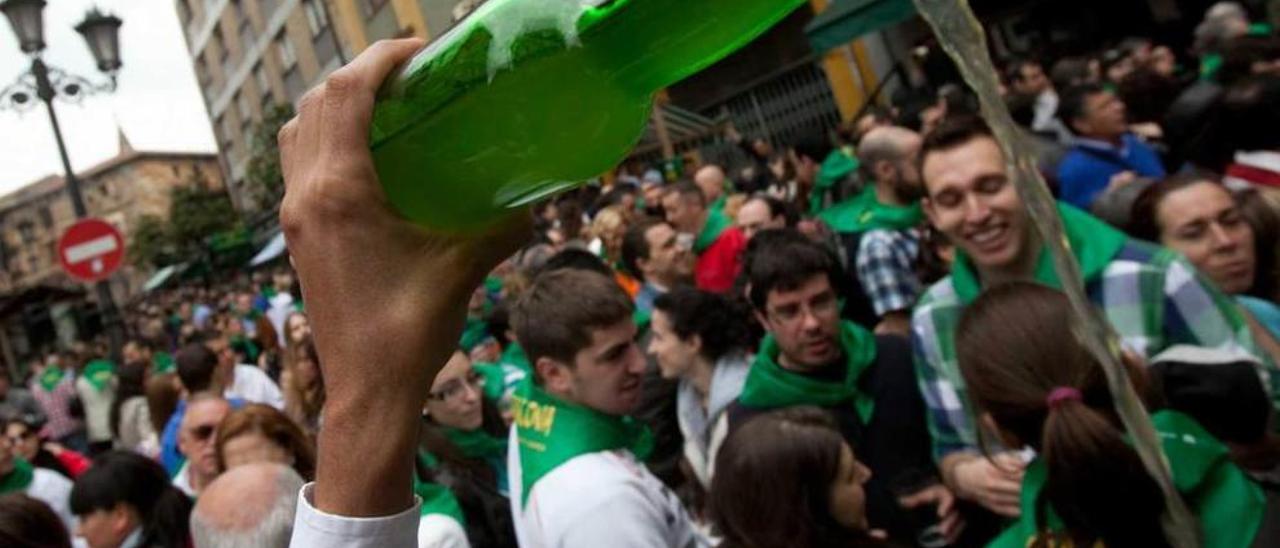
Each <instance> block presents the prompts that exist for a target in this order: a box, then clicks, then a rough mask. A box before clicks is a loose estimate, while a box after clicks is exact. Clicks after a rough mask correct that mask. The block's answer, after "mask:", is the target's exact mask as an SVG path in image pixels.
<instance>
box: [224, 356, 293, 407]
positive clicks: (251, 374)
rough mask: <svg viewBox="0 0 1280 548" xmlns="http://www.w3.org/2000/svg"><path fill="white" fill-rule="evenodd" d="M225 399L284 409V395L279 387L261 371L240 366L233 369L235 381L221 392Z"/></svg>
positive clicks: (249, 366)
mask: <svg viewBox="0 0 1280 548" xmlns="http://www.w3.org/2000/svg"><path fill="white" fill-rule="evenodd" d="M222 395H223V397H225V398H227V399H231V398H239V399H242V400H244V401H246V402H249V403H265V404H267V405H270V406H271V407H274V408H276V409H281V410H283V409H284V395H283V394H281V393H280V387H279V386H276V383H275V381H273V380H271V377H268V376H267V374H266V373H263V372H262V370H261V369H258V368H257V367H254V366H252V365H244V364H240V365H237V366H236V369H235V379H234V380H232V381H231V386H230V387H228V388H227V389H226V391H224V392H223V394H222Z"/></svg>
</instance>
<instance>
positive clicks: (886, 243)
mask: <svg viewBox="0 0 1280 548" xmlns="http://www.w3.org/2000/svg"><path fill="white" fill-rule="evenodd" d="M920 144H921V139H920V134H918V133H916V132H914V131H911V130H909V129H904V128H900V127H880V128H875V129H873V130H871V131H870V132H868V133H867V135H866V136H865V137H863V138H862V142H861V143H860V144H859V145H858V157H859V159H861V161H862V169H864V170H865V171H866V175H867V176H868V177H869V178H870V179H871V180H873V181H875V187H874V192H875V199H874V200H873V203H874V204H875V205H876V206H878V207H879V208H896V209H901V210H903V211H911V212H912V213H913V215H911V216H909V217H908V218H907V219H908V222H910V223H911V224H912V225H913V226H899V227H894V226H880V227H876V228H873V229H871V230H869V231H867V232H866V233H865V234H863V235H862V238H861V240H860V241H859V242H858V251H857V253H856V256H855V257H854V260H853V264H854V270H855V272H856V273H857V275H858V281H859V282H860V283H861V284H862V289H863V291H864V292H866V294H867V297H868V298H870V300H871V306H872V308H873V309H874V310H875V313H876V316H878V317H879V318H880V322H879V324H877V325H876V333H878V334H897V335H903V336H906V335H907V334H908V333H909V332H910V330H911V307H912V306H914V305H915V304H916V298H917V297H918V296H919V295H920V281H919V279H918V278H917V277H916V274H915V263H916V257H917V255H918V254H919V251H920V230H919V228H918V226H917V225H919V223H920V222H921V221H922V220H923V217H922V216H921V215H920V213H919V201H920V197H921V195H922V194H923V192H924V189H923V187H922V183H921V182H920V171H919V169H917V168H916V164H917V156H918V155H919V154H920ZM904 224H905V223H904Z"/></svg>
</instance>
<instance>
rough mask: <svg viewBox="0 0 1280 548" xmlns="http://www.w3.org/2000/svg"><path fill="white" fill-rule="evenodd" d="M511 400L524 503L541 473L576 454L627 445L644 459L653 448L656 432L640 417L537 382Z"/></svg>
mask: <svg viewBox="0 0 1280 548" xmlns="http://www.w3.org/2000/svg"><path fill="white" fill-rule="evenodd" d="M511 400H512V405H511V410H512V412H513V414H514V415H515V425H516V437H517V439H518V440H519V442H520V479H521V487H522V488H521V501H520V504H521V505H522V506H523V505H524V504H525V503H526V502H528V500H529V493H530V491H532V490H533V485H534V484H535V483H537V482H538V480H540V479H542V476H545V475H547V474H549V473H550V472H551V471H552V470H555V469H556V467H558V466H560V465H561V464H564V463H565V462H568V461H569V460H570V459H572V458H574V457H577V456H579V455H585V454H588V453H598V452H600V451H612V450H614V449H629V450H630V451H631V453H632V454H633V455H635V457H636V459H637V460H640V461H643V460H644V459H645V458H647V457H648V456H649V452H650V451H651V450H652V449H653V436H652V434H650V433H649V429H647V428H645V427H644V424H643V423H641V422H640V421H637V420H635V419H632V418H631V417H615V416H612V415H606V414H604V413H601V412H599V411H596V410H594V409H589V408H587V407H584V406H581V405H576V404H572V403H569V402H566V401H563V400H561V399H559V398H556V397H555V396H552V395H551V394H548V393H546V392H544V391H543V390H542V389H541V388H539V387H537V386H534V385H533V383H526V384H525V385H524V388H523V389H522V390H520V391H519V393H518V394H515V395H513V396H512V397H511Z"/></svg>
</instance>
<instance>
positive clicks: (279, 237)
mask: <svg viewBox="0 0 1280 548" xmlns="http://www.w3.org/2000/svg"><path fill="white" fill-rule="evenodd" d="M284 252H285V243H284V232H277V233H276V235H275V236H274V237H272V238H271V241H269V242H267V245H265V246H262V250H261V251H259V252H258V254H257V255H254V256H253V260H251V261H249V266H259V265H262V264H265V263H269V262H271V261H273V260H275V259H276V257H279V256H281V255H283V254H284Z"/></svg>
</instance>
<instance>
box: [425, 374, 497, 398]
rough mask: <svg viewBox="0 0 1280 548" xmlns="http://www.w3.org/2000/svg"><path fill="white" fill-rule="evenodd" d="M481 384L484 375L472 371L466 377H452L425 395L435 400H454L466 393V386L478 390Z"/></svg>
mask: <svg viewBox="0 0 1280 548" xmlns="http://www.w3.org/2000/svg"><path fill="white" fill-rule="evenodd" d="M483 384H484V377H482V376H481V375H480V374H479V373H476V372H475V371H472V372H470V373H468V374H467V378H465V379H453V380H451V381H449V382H447V383H445V384H444V386H441V387H440V389H439V390H434V391H432V392H431V393H430V394H427V397H428V398H430V399H433V400H436V401H446V400H447V401H456V400H457V399H458V398H461V397H462V395H463V394H465V393H466V390H467V389H468V388H469V389H471V390H474V391H477V392H479V390H480V386H481V385H483Z"/></svg>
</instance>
